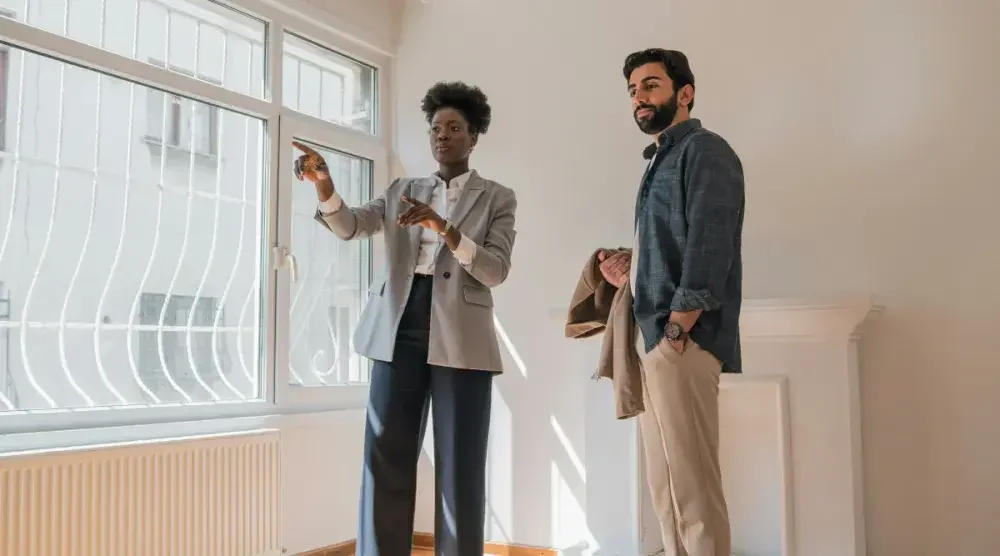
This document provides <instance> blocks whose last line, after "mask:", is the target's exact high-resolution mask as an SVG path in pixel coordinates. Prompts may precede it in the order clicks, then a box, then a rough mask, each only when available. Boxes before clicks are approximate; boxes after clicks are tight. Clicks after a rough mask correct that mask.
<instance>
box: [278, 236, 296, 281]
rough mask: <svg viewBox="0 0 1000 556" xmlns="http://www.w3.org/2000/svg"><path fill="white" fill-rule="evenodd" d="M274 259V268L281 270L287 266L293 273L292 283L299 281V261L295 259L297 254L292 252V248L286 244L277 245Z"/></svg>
mask: <svg viewBox="0 0 1000 556" xmlns="http://www.w3.org/2000/svg"><path fill="white" fill-rule="evenodd" d="M272 261H273V264H274V270H281V269H282V268H286V267H287V268H288V271H289V272H290V273H291V278H292V283H293V284H295V283H297V282H298V281H299V262H298V261H297V260H296V259H295V255H293V254H292V251H291V250H290V249H288V248H287V247H285V246H284V245H277V246H275V247H274V253H273V257H272Z"/></svg>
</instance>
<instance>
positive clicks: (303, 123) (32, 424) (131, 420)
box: [0, 0, 392, 451]
mask: <svg viewBox="0 0 1000 556" xmlns="http://www.w3.org/2000/svg"><path fill="white" fill-rule="evenodd" d="M167 1H169V0H167ZM225 3H226V4H228V5H230V6H232V7H233V8H235V9H237V10H239V11H242V12H244V13H247V14H250V15H252V16H254V17H256V18H258V19H260V20H262V21H264V22H265V23H266V25H267V38H266V44H265V52H266V54H267V56H266V65H267V67H266V71H265V84H264V91H265V94H264V97H265V98H264V99H258V98H254V97H251V96H248V95H244V94H241V93H237V92H234V91H230V90H228V89H224V88H222V87H221V86H218V85H214V84H212V83H208V82H206V81H202V80H199V79H196V78H194V77H191V76H187V75H183V74H179V73H175V72H173V71H170V70H167V69H165V68H162V67H157V66H154V65H152V64H149V63H146V62H143V61H140V60H134V59H131V58H129V57H126V56H121V55H118V54H115V53H112V52H110V51H107V50H103V49H100V48H98V47H94V46H90V45H87V44H85V43H82V42H79V41H76V40H74V39H71V38H68V37H64V36H62V35H59V34H56V33H51V32H48V31H44V30H42V29H38V28H35V27H32V26H29V25H26V24H24V23H20V22H17V21H14V20H12V19H7V18H2V17H0V41H2V42H3V43H6V44H8V45H10V46H13V47H15V48H19V49H23V50H25V51H29V52H34V53H37V54H41V55H46V56H51V57H53V58H56V59H59V60H62V61H64V62H68V63H71V64H76V65H79V66H81V67H85V68H88V69H93V70H96V71H100V72H103V73H106V74H109V75H113V76H115V77H119V78H122V79H126V80H129V81H134V82H136V83H139V84H142V85H144V86H149V87H154V88H157V89H161V90H163V91H165V92H167V93H176V94H180V95H183V96H185V97H188V98H192V99H195V100H198V101H201V102H205V103H207V104H210V105H214V106H220V107H223V108H226V109H229V110H234V111H237V112H240V113H243V114H246V115H249V116H254V117H257V118H260V119H262V120H264V121H265V125H266V127H265V138H266V139H265V145H266V148H265V155H264V164H263V167H264V171H265V172H266V175H267V178H268V181H267V184H268V186H267V187H268V190H267V198H266V199H265V202H264V205H263V207H264V208H263V209H262V210H264V211H265V214H264V215H263V216H264V218H265V224H264V228H263V230H262V235H263V237H260V238H259V242H258V245H259V246H260V247H261V248H262V249H263V250H264V255H263V257H264V261H263V262H262V264H265V265H266V266H264V267H263V269H262V272H261V274H262V275H261V280H262V282H261V288H262V295H261V305H262V312H263V316H262V318H263V321H262V322H263V326H265V327H266V329H267V334H265V337H264V338H263V340H262V359H261V366H262V368H263V369H264V378H263V380H262V384H261V392H262V398H263V399H262V400H259V401H241V402H220V403H193V404H185V405H184V406H182V407H179V406H177V405H175V406H156V407H142V406H130V407H123V408H114V409H113V410H109V409H108V408H105V407H101V408H88V409H74V410H31V411H15V412H6V413H3V414H0V438H5V440H4V441H3V442H0V451H4V450H9V449H11V448H12V446H22V447H26V448H31V449H34V448H38V447H39V446H40V445H51V444H53V443H54V444H56V445H75V444H81V443H85V444H88V445H89V444H95V443H100V442H111V441H118V440H121V439H123V438H126V439H134V438H137V437H142V438H152V437H157V436H163V435H170V434H174V433H176V431H178V430H184V431H185V432H187V433H190V434H193V433H197V432H199V431H211V432H215V431H219V430H228V429H229V428H231V427H237V428H238V427H245V426H256V425H258V424H259V423H260V422H261V420H263V419H266V418H267V416H271V415H275V414H282V413H304V412H312V411H327V410H338V409H356V408H360V407H363V406H364V403H365V402H364V395H365V394H364V392H366V391H367V387H366V386H365V387H347V390H343V391H340V390H339V389H340V388H344V387H322V388H309V389H308V390H310V392H308V393H305V394H303V393H298V394H296V393H294V392H291V391H288V389H287V388H285V386H287V375H288V367H287V365H288V360H289V354H288V353H287V349H286V348H287V347H288V338H287V336H288V331H287V324H288V320H289V315H288V302H289V300H288V297H289V296H288V292H289V288H288V286H289V270H288V269H287V268H279V265H277V264H276V261H275V260H274V253H275V252H276V251H275V249H274V248H275V247H277V246H278V245H280V244H281V243H280V240H281V239H284V240H285V243H284V244H289V241H288V240H289V239H290V229H291V220H290V212H291V204H290V202H286V203H285V204H282V203H281V202H280V200H281V199H282V196H281V188H282V184H283V183H287V182H288V180H289V175H282V173H284V174H288V173H289V172H288V171H287V170H288V168H289V167H290V164H291V161H290V160H287V159H283V158H281V157H280V156H279V153H283V152H285V151H290V149H284V148H283V147H284V146H285V145H284V143H286V142H288V141H287V138H286V136H284V135H283V134H281V129H282V127H283V126H284V127H288V126H292V127H291V128H290V129H294V130H296V132H297V135H298V136H300V137H303V138H306V139H309V140H314V141H315V142H317V143H319V144H323V145H326V146H329V147H331V148H335V149H337V150H339V151H343V152H346V153H350V154H355V155H357V156H360V157H363V158H367V159H370V160H372V161H374V163H375V164H374V171H373V173H374V189H375V193H376V194H378V193H380V192H381V191H382V190H384V188H385V185H386V184H387V183H388V173H389V168H390V165H391V159H390V148H389V145H391V144H392V135H391V134H392V125H391V122H390V119H389V117H387V116H388V115H389V114H390V106H389V105H390V98H391V97H390V95H389V81H390V73H391V70H390V68H391V63H392V56H391V54H389V53H387V52H385V51H383V50H380V49H379V47H377V46H374V45H372V44H369V43H365V42H364V41H363V40H361V39H358V38H356V37H353V36H351V35H349V34H348V33H344V32H341V31H340V30H338V29H335V28H333V27H330V26H327V25H324V24H323V23H320V22H318V21H317V20H316V18H314V17H311V16H314V15H315V14H313V13H311V12H310V11H309V10H314V9H315V8H312V7H311V6H308V5H307V4H305V3H303V2H299V1H297V0H225ZM206 12H208V13H210V11H209V10H206ZM286 28H287V29H288V30H289V31H290V32H293V33H294V34H295V35H297V36H299V37H302V38H305V39H308V40H310V41H312V42H315V43H317V44H320V45H323V46H326V47H329V48H331V49H333V50H336V51H337V52H339V53H342V54H344V55H345V56H348V57H350V58H352V59H355V60H358V61H360V62H362V63H365V64H367V65H370V66H372V67H374V68H375V70H376V72H377V73H376V75H377V76H378V77H377V80H378V81H377V87H378V88H377V97H376V99H375V103H374V105H375V114H374V116H375V121H376V125H377V129H376V135H374V136H373V135H369V134H366V133H362V132H359V131H355V130H352V129H349V128H346V127H341V126H338V125H336V124H333V123H330V122H327V121H323V120H318V119H316V118H311V117H308V116H305V115H302V114H299V113H296V112H294V111H292V110H290V109H287V108H284V107H283V106H282V93H281V88H282V83H283V81H282V65H281V61H282V59H283V52H284V33H285V29H286ZM275 147H278V148H275ZM285 156H286V157H287V155H285ZM279 227H280V228H279ZM265 277H268V278H269V279H267V280H265V279H264V278H265ZM282 292H284V293H282ZM282 326H284V327H285V328H284V330H285V334H284V335H285V338H284V339H282V334H281V333H279V332H280V331H281V330H282ZM279 377H281V379H280V380H279ZM283 383H284V384H283ZM136 425H139V427H137V426H136ZM78 429H90V430H88V432H87V434H86V435H79V434H73V433H72V432H71V431H74V430H78ZM53 431H65V432H61V433H59V434H48V435H46V436H45V438H46V439H49V438H51V439H52V440H51V441H49V440H39V439H40V438H41V437H40V436H39V435H38V434H36V433H51V432H53ZM144 431H148V432H144ZM4 435H9V436H6V437H4ZM137 435H138V436H137ZM81 438H83V440H81Z"/></svg>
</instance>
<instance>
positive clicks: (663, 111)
mask: <svg viewBox="0 0 1000 556" xmlns="http://www.w3.org/2000/svg"><path fill="white" fill-rule="evenodd" d="M644 108H645V109H648V110H652V112H653V115H652V116H649V117H647V118H645V119H642V120H640V119H639V117H638V116H637V113H638V112H639V111H640V110H642V109H644ZM676 115H677V94H676V93H674V94H673V95H671V97H670V98H668V99H667V101H666V102H664V103H663V104H661V105H659V106H656V105H654V104H640V105H639V106H637V107H636V108H635V110H634V111H633V112H632V117H633V118H635V123H636V124H637V125H638V126H639V130H640V131H642V132H643V133H645V134H647V135H656V134H657V133H660V132H661V131H663V130H664V129H667V128H668V127H670V124H672V123H674V116H676Z"/></svg>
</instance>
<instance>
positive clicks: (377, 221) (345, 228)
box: [315, 179, 399, 240]
mask: <svg viewBox="0 0 1000 556" xmlns="http://www.w3.org/2000/svg"><path fill="white" fill-rule="evenodd" d="M398 183H399V180H398V179H397V180H395V181H393V182H392V184H391V185H390V186H389V189H388V190H387V191H392V190H394V189H395V188H396V186H397V184H398ZM315 218H316V221H317V222H319V223H320V224H322V225H323V227H324V228H326V229H328V230H330V231H331V232H333V233H334V234H335V235H336V236H337V237H339V238H340V239H343V240H352V239H366V238H369V237H372V236H374V235H376V234H378V233H379V232H381V231H382V229H383V227H384V226H385V194H382V195H379V196H378V197H377V198H375V199H373V200H371V201H369V202H367V203H365V204H363V205H361V206H360V207H349V206H347V203H343V204H341V205H340V208H339V209H338V210H335V211H333V212H330V213H324V212H322V211H321V210H317V211H316V216H315Z"/></svg>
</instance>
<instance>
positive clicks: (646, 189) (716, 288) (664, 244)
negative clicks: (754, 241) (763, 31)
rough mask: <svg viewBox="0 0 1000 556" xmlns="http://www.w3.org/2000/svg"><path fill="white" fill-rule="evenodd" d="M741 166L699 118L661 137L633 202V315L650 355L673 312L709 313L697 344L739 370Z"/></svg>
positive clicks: (698, 328)
mask: <svg viewBox="0 0 1000 556" xmlns="http://www.w3.org/2000/svg"><path fill="white" fill-rule="evenodd" d="M744 207H745V196H744V186H743V165H742V164H741V163H740V159H739V157H737V156H736V153H735V152H734V151H733V149H732V148H731V147H730V146H729V144H728V143H727V142H726V141H725V140H724V139H723V138H722V137H719V136H718V135H716V134H714V133H712V132H711V131H708V130H706V129H704V128H702V127H701V122H700V121H698V120H696V119H690V120H686V121H684V122H681V123H679V124H677V125H675V126H673V127H671V128H669V129H667V130H666V131H664V132H663V133H662V134H660V137H659V147H658V148H656V152H655V155H653V160H652V162H651V163H650V165H649V168H648V169H647V170H646V174H645V175H644V176H643V178H642V183H641V185H640V187H639V194H638V196H637V198H636V203H635V226H636V234H638V235H637V246H638V250H639V252H638V253H637V256H634V257H633V264H636V265H637V268H636V277H635V292H634V294H635V295H634V297H635V301H634V302H633V308H632V311H633V313H634V315H635V320H636V323H637V324H638V326H639V328H640V329H641V330H642V334H643V337H644V338H645V344H646V351H650V350H652V349H653V348H654V347H655V346H656V344H658V343H659V342H660V341H661V340H662V339H663V337H664V335H665V332H664V330H665V328H666V325H667V322H668V320H669V318H670V312H671V311H681V312H684V311H692V310H696V309H701V310H702V311H703V313H702V314H701V316H700V317H699V318H698V321H697V322H696V323H695V325H694V328H692V329H691V339H692V340H694V342H695V343H697V344H698V345H699V346H700V347H701V348H702V349H704V350H705V351H707V352H709V353H711V354H712V355H714V356H715V357H716V358H717V359H718V360H719V361H721V362H722V370H723V371H724V372H735V373H738V372H741V371H742V363H741V355H740V329H739V328H740V327H739V320H740V303H741V300H742V281H743V261H742V256H741V250H742V235H743V211H744Z"/></svg>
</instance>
